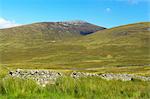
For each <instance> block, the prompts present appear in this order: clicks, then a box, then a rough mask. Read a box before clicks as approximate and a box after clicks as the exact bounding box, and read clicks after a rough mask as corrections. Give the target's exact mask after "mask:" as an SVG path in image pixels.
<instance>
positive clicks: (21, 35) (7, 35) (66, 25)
mask: <svg viewBox="0 0 150 99" xmlns="http://www.w3.org/2000/svg"><path fill="white" fill-rule="evenodd" d="M103 29H105V28H104V27H100V26H96V25H93V24H90V23H88V22H84V21H68V22H40V23H34V24H29V25H23V26H18V27H13V28H9V29H1V30H0V38H1V40H0V41H1V42H3V41H7V42H20V41H21V42H25V43H27V42H33V43H34V42H55V40H59V41H60V40H65V39H72V38H76V37H80V36H83V35H87V34H91V33H94V32H96V31H99V30H103Z"/></svg>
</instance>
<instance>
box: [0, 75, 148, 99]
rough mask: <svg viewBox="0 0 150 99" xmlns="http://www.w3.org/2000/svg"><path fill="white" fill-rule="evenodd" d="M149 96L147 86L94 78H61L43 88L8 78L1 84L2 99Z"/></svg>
mask: <svg viewBox="0 0 150 99" xmlns="http://www.w3.org/2000/svg"><path fill="white" fill-rule="evenodd" d="M149 92H150V83H149V82H142V81H128V82H122V81H115V80H114V81H106V80H102V79H100V78H97V77H92V78H91V77H89V78H79V79H73V78H70V77H66V78H60V79H58V80H57V81H56V83H55V84H49V85H47V86H46V87H41V86H39V85H37V84H36V83H35V82H34V81H31V80H22V79H14V78H9V79H7V80H1V81H0V97H2V99H3V98H4V99H7V98H8V99H16V98H17V99H18V98H21V99H22V98H23V99H35V98H36V99H47V98H50V99H75V98H77V99H79V98H80V99H108V98H109V99H128V98H134V99H135V98H136V99H139V98H140V99H141V98H145V99H148V98H150V93H149Z"/></svg>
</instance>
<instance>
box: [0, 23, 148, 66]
mask: <svg viewBox="0 0 150 99" xmlns="http://www.w3.org/2000/svg"><path fill="white" fill-rule="evenodd" d="M41 24H42V25H41ZM43 24H44V25H43ZM49 24H50V27H52V26H53V28H52V29H53V30H58V28H56V27H58V26H61V25H60V24H63V26H64V24H67V25H68V27H71V28H69V33H68V34H72V36H70V35H69V36H68V35H67V36H65V37H63V36H60V37H58V35H59V34H61V33H63V34H65V33H66V32H60V33H58V32H55V33H56V34H58V35H54V36H53V38H50V37H52V35H51V36H49V37H48V38H47V39H45V38H46V37H47V36H48V35H47V36H46V37H45V38H44V37H42V36H43V34H44V33H48V34H49V33H51V32H41V31H46V30H47V28H45V27H49V26H47V25H49ZM51 24H54V23H40V24H39V23H36V24H31V25H26V26H20V27H15V28H10V29H4V30H0V37H1V38H2V39H1V42H0V55H1V56H0V57H1V58H0V63H1V64H6V65H8V66H13V67H18V68H58V69H60V68H87V67H105V66H132V65H137V66H144V65H149V64H150V54H149V52H150V46H149V44H150V22H141V23H134V24H128V25H123V26H118V27H114V28H110V29H103V30H100V31H97V32H95V33H92V34H88V33H87V34H88V35H86V36H83V35H84V33H83V34H82V32H81V30H84V29H83V28H84V26H83V24H88V23H85V22H80V21H78V22H74V21H73V22H57V23H55V24H57V26H56V27H55V26H54V25H51ZM58 24H59V25H58ZM78 24H80V25H78ZM81 24H82V25H81ZM76 26H77V27H76ZM92 26H93V25H92ZM75 27H76V28H75ZM77 28H78V29H77ZM86 28H87V27H86ZM88 28H89V27H88ZM48 29H49V28H48ZM31 30H32V32H29V31H31ZM63 30H64V29H63ZM79 30H80V31H79ZM20 31H22V32H20ZM24 31H26V32H24ZM39 31H40V32H39ZM61 31H62V30H61ZM74 31H77V32H74ZM88 32H89V31H88ZM41 35H42V36H41ZM65 35H66V34H65ZM76 35H78V36H76ZM38 37H39V38H38ZM40 37H42V38H40ZM55 37H56V38H57V39H56V38H55ZM68 37H69V38H71V39H68ZM15 38H17V40H15ZM43 38H44V39H43ZM54 38H55V39H54ZM59 38H60V39H61V40H60V39H59ZM73 38H74V39H73ZM66 39H67V40H66ZM25 40H26V41H25ZM52 40H53V41H55V42H50V41H52ZM57 40H58V41H57ZM59 40H60V41H59ZM12 41H13V42H12ZM31 42H32V43H31Z"/></svg>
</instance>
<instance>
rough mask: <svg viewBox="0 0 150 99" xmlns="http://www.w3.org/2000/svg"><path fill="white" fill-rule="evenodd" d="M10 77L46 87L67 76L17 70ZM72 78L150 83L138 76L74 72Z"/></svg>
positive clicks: (46, 71)
mask: <svg viewBox="0 0 150 99" xmlns="http://www.w3.org/2000/svg"><path fill="white" fill-rule="evenodd" d="M9 75H10V76H11V77H19V78H21V79H32V80H34V81H36V82H37V83H38V84H40V85H42V86H45V85H46V84H48V83H50V84H54V83H55V81H56V80H57V78H59V77H63V76H66V75H64V74H63V73H60V72H56V71H49V70H22V69H17V70H16V71H10V72H9ZM70 77H73V78H75V79H77V78H80V77H100V78H102V79H106V80H122V81H130V80H134V79H139V80H142V81H150V77H145V76H138V75H133V74H113V73H105V74H96V73H84V72H72V73H71V74H70Z"/></svg>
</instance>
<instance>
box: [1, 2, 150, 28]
mask: <svg viewBox="0 0 150 99" xmlns="http://www.w3.org/2000/svg"><path fill="white" fill-rule="evenodd" d="M149 3H150V0H0V25H1V26H0V27H9V26H16V25H20V24H29V23H34V22H43V21H67V20H84V21H88V22H91V23H93V24H97V25H100V26H105V27H108V28H109V27H114V26H119V25H123V24H129V23H135V22H143V21H149V20H150V18H149V15H150V14H149V13H148V12H149V6H148V5H149Z"/></svg>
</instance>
